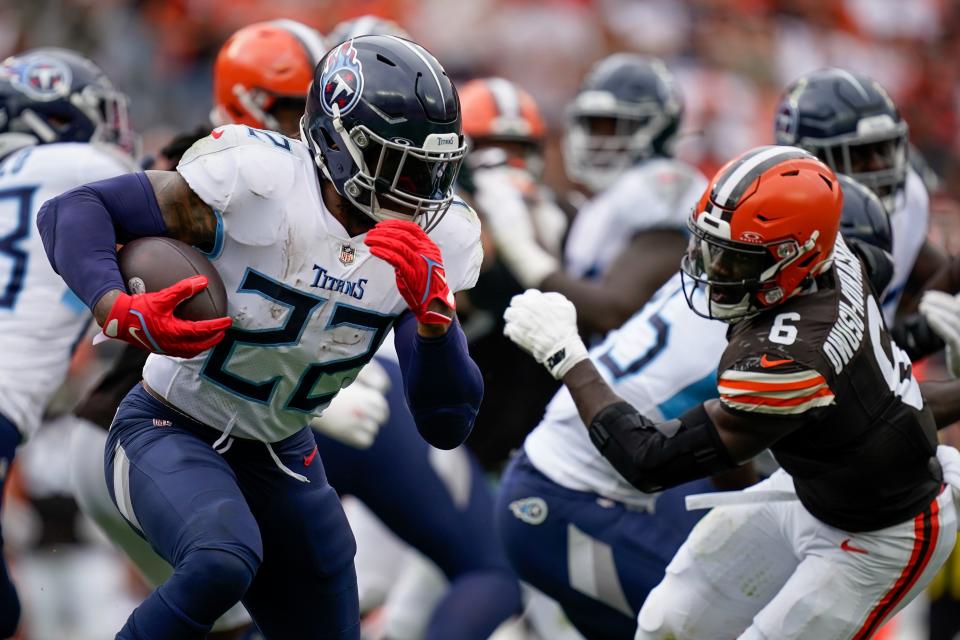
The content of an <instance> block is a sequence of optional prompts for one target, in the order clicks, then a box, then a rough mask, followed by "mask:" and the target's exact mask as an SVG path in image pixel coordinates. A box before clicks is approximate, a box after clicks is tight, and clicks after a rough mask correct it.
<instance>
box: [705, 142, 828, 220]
mask: <svg viewBox="0 0 960 640" xmlns="http://www.w3.org/2000/svg"><path fill="white" fill-rule="evenodd" d="M811 157H813V156H811V155H810V154H809V153H807V152H806V151H804V150H803V149H798V148H797V147H783V146H768V147H759V148H757V149H755V150H754V151H753V152H752V153H748V154H746V155H745V156H744V157H742V158H741V159H740V160H739V161H738V162H737V163H735V164H733V165H732V166H730V167H728V168H727V170H726V171H724V173H723V175H720V176H717V178H716V180H714V183H713V188H712V189H711V191H710V201H711V203H712V207H711V212H710V213H711V214H713V215H715V216H719V217H720V218H722V219H724V220H727V221H729V220H730V217H731V215H732V209H734V208H736V206H737V203H738V202H740V198H741V197H743V194H744V192H746V190H747V188H748V187H749V186H750V185H751V184H753V182H754V181H755V180H756V179H757V177H759V176H760V175H761V174H763V172H765V171H766V170H768V169H770V168H771V167H773V166H775V165H777V164H779V163H781V162H784V161H786V160H793V159H796V158H811Z"/></svg>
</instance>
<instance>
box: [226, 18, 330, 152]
mask: <svg viewBox="0 0 960 640" xmlns="http://www.w3.org/2000/svg"><path fill="white" fill-rule="evenodd" d="M325 53H326V46H325V45H324V41H323V37H322V36H321V35H320V33H319V32H317V31H316V30H315V29H312V28H311V27H308V26H307V25H305V24H302V23H299V22H295V21H293V20H272V21H270V22H258V23H255V24H251V25H248V26H246V27H244V28H242V29H240V30H239V31H237V32H236V33H234V34H233V35H232V36H230V38H228V39H227V41H226V42H225V43H224V45H223V47H221V48H220V53H219V54H217V59H216V62H214V65H213V102H214V106H213V111H212V112H211V114H210V119H211V121H212V122H213V124H214V126H220V125H223V124H246V125H250V126H251V127H257V128H260V129H271V130H274V131H279V130H280V123H279V122H278V120H277V118H276V117H275V116H274V115H273V114H272V113H271V111H273V110H275V109H276V108H277V107H278V106H280V105H281V104H282V103H283V102H288V104H290V103H292V104H290V106H296V105H299V107H300V112H301V113H302V112H303V106H304V105H305V104H306V99H307V90H308V88H309V87H310V82H311V81H312V80H313V70H314V68H315V67H316V66H317V63H318V62H319V61H320V59H321V58H322V57H323V55H324V54H325ZM281 132H282V133H287V134H291V133H294V132H293V131H281Z"/></svg>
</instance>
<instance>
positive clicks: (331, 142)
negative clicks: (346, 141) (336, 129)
mask: <svg viewBox="0 0 960 640" xmlns="http://www.w3.org/2000/svg"><path fill="white" fill-rule="evenodd" d="M320 135H322V136H323V142H324V144H326V145H327V147H328V148H329V149H332V150H334V151H340V147H339V145H337V143H336V142H334V140H333V136H331V135H330V132H329V131H327V130H326V129H325V128H324V127H320Z"/></svg>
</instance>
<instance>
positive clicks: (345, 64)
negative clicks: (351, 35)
mask: <svg viewBox="0 0 960 640" xmlns="http://www.w3.org/2000/svg"><path fill="white" fill-rule="evenodd" d="M320 84H321V85H322V86H323V96H322V100H321V101H320V102H321V103H322V104H323V110H324V111H326V112H327V114H328V115H331V116H332V115H333V105H337V108H338V109H339V110H340V115H344V114H347V113H349V112H350V111H351V110H352V109H353V108H354V107H355V106H357V103H358V102H360V96H361V95H362V94H363V65H362V64H361V62H360V60H358V59H357V50H356V49H354V48H353V40H347V41H346V42H344V43H343V44H341V45H340V46H339V47H337V48H336V49H334V50H333V51H331V52H330V53H328V54H327V58H326V61H325V62H324V65H323V71H322V72H321V74H320Z"/></svg>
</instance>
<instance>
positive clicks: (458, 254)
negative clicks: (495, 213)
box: [430, 198, 483, 291]
mask: <svg viewBox="0 0 960 640" xmlns="http://www.w3.org/2000/svg"><path fill="white" fill-rule="evenodd" d="M430 238H431V239H432V240H433V241H434V242H436V243H437V246H438V247H440V253H441V255H442V256H443V268H444V271H446V274H447V282H448V283H449V285H450V289H451V290H452V291H465V290H467V289H471V288H473V285H475V284H476V283H477V277H478V276H479V275H480V263H481V262H483V245H482V244H481V242H480V218H479V217H477V213H476V212H475V211H474V210H473V208H472V207H470V205H468V204H467V203H466V202H464V201H463V200H461V199H460V198H455V199H454V201H453V204H451V205H450V208H449V209H448V210H447V213H446V215H444V217H443V220H441V221H440V224H438V225H437V226H436V228H435V229H434V230H433V231H431V232H430Z"/></svg>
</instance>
